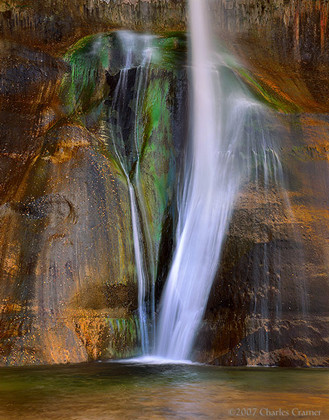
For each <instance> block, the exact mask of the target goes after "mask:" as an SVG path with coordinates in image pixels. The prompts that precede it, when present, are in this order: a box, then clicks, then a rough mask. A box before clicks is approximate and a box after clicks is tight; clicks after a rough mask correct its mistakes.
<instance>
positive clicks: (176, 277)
mask: <svg viewBox="0 0 329 420" xmlns="http://www.w3.org/2000/svg"><path fill="white" fill-rule="evenodd" d="M208 14H209V12H208V4H207V2H206V1H204V0H190V30H191V51H192V54H191V55H192V57H191V59H192V77H191V80H192V115H191V121H192V123H191V125H192V127H191V128H192V135H191V142H190V150H189V151H188V153H187V158H186V170H185V173H184V181H183V189H182V190H183V191H182V194H181V196H180V197H179V202H178V212H179V217H178V226H177V231H176V249H175V252H174V256H173V261H172V265H171V269H170V271H169V275H168V278H167V281H166V284H165V287H164V290H163V294H162V298H161V303H160V314H159V321H158V330H157V341H156V355H157V356H159V357H164V358H168V359H173V360H186V359H188V358H189V357H190V356H191V352H192V347H193V343H194V341H195V339H196V335H197V332H198V329H199V327H200V324H201V321H202V318H203V315H204V312H205V309H206V305H207V302H208V298H209V293H210V290H211V287H212V284H213V281H214V278H215V276H216V272H217V270H218V267H219V261H220V256H221V251H222V248H223V244H224V240H225V237H226V234H227V231H228V227H229V223H230V220H231V216H232V212H233V209H234V204H235V199H236V197H237V195H238V192H239V191H240V190H241V187H242V186H243V182H245V183H247V182H248V180H249V181H251V180H252V178H254V182H255V183H256V184H258V183H262V187H263V188H264V190H266V189H267V188H268V184H269V183H271V182H272V183H274V184H275V185H276V184H278V183H280V182H282V168H281V163H280V160H279V158H278V153H277V151H276V148H275V146H274V142H273V139H272V138H271V135H270V132H269V130H268V129H267V128H266V127H267V126H268V125H269V121H268V119H270V116H269V115H268V114H267V112H266V110H265V109H264V107H263V106H262V105H260V104H259V103H258V102H256V101H255V100H254V99H253V98H252V97H251V95H250V94H249V92H248V91H247V89H246V88H245V86H244V85H243V84H242V83H241V81H240V80H239V78H237V77H236V76H235V75H234V72H233V71H232V67H233V68H234V67H235V66H236V64H234V62H233V61H234V60H233V59H232V57H230V56H229V55H227V54H226V53H225V52H224V50H222V49H221V48H220V47H218V46H216V45H214V44H213V42H214V37H212V34H211V32H210V30H209V28H210V27H211V24H210V17H209V16H208ZM256 187H257V186H256ZM265 253H266V247H265ZM266 258H267V256H266V255H264V263H266ZM264 275H265V278H264V282H265V283H266V281H268V278H267V277H266V276H267V273H266V274H264ZM262 305H263V306H264V307H263V309H262V311H263V313H264V315H266V314H267V311H268V307H267V306H266V305H265V302H262ZM278 305H279V303H278ZM264 339H265V341H266V343H267V337H265V338H264ZM266 343H265V347H268V345H267V344H266Z"/></svg>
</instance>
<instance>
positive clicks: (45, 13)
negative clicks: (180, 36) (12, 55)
mask: <svg viewBox="0 0 329 420" xmlns="http://www.w3.org/2000/svg"><path fill="white" fill-rule="evenodd" d="M185 26H186V5H185V2H184V1H180V0H155V1H154V0H152V1H150V0H124V1H112V0H109V1H107V0H83V1H81V0H74V1H70V0H64V1H62V0H55V1H54V0H45V1H41V0H40V1H39V0H38V1H34V0H26V1H24V2H23V1H21V0H11V1H9V2H6V3H5V4H1V5H0V33H1V35H2V37H6V38H10V39H14V40H17V41H19V40H20V39H22V38H23V39H25V40H26V41H25V42H27V43H28V44H33V45H38V46H41V47H42V48H45V49H47V50H49V49H51V50H52V51H54V50H58V49H62V50H64V51H65V49H66V48H67V47H68V46H69V45H70V44H73V42H74V41H75V40H78V39H79V38H82V37H83V36H84V35H88V34H95V33H99V32H103V31H109V30H113V29H130V30H143V31H153V32H154V31H155V32H159V31H163V30H166V31H168V30H184V29H185Z"/></svg>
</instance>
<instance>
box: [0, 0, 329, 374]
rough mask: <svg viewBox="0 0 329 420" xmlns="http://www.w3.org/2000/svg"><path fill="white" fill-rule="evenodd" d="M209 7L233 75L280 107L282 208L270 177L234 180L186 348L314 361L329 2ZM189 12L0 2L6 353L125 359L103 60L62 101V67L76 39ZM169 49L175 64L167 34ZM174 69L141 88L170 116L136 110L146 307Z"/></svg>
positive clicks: (140, 3)
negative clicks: (148, 251)
mask: <svg viewBox="0 0 329 420" xmlns="http://www.w3.org/2000/svg"><path fill="white" fill-rule="evenodd" d="M210 7H212V8H213V13H212V16H213V18H214V24H215V27H216V28H217V34H218V37H220V38H221V39H222V40H224V42H225V44H226V47H227V48H228V50H230V51H231V52H233V54H234V55H235V56H236V57H237V59H238V61H239V62H240V64H239V65H238V66H237V67H236V69H235V71H236V73H237V74H238V76H239V77H241V78H242V79H243V80H244V81H245V82H246V83H247V84H248V85H249V87H250V89H251V91H252V92H253V94H254V95H256V96H257V97H258V98H259V99H261V100H262V101H264V102H265V103H266V104H267V105H269V107H271V108H273V109H275V112H276V114H275V115H276V116H275V118H276V119H277V124H278V126H280V127H281V128H282V131H281V132H280V134H279V135H278V141H279V142H280V147H281V157H282V165H283V168H284V173H285V177H286V194H287V197H288V199H289V202H290V205H291V209H290V211H288V210H287V206H286V201H285V200H286V198H284V197H283V196H282V194H281V193H279V192H278V191H276V190H275V188H272V190H271V191H268V192H267V193H266V194H267V195H265V193H264V191H262V190H258V191H257V190H256V189H255V185H254V184H252V183H251V184H250V185H246V186H245V188H244V189H243V191H242V193H241V196H240V197H239V200H238V202H237V206H236V211H235V213H234V218H233V221H232V224H231V227H230V230H229V232H228V241H227V244H226V247H225V250H224V254H223V260H222V266H221V269H220V270H219V272H218V275H217V279H216V282H215V284H214V287H213V290H212V293H211V297H210V300H209V305H208V309H207V313H206V316H205V322H204V325H203V328H202V330H201V332H200V336H199V338H198V340H197V341H198V345H197V347H196V352H195V356H196V357H197V358H198V359H199V360H202V361H206V362H212V363H216V364H224V365H241V364H251V365H254V364H260V365H264V364H270V365H282V366H291V365H294V366H318V365H321V366H327V365H328V354H329V349H328V346H329V344H328V332H329V313H328V306H327V296H328V292H329V285H328V273H329V259H328V257H329V255H328V237H329V231H328V230H329V229H328V223H327V220H328V208H329V202H328V197H329V191H328V188H329V185H328V182H327V175H328V150H329V145H328V135H329V132H328V130H329V122H328V118H327V116H326V113H327V112H328V105H329V102H328V98H329V91H328V89H329V88H328V86H329V83H328V76H327V75H328V74H329V73H328V70H329V68H328V63H329V56H328V54H329V53H328V51H329V48H328V39H329V37H328V13H329V5H328V2H327V1H325V0H316V1H309V0H295V1H294V0H291V1H288V2H287V1H284V0H273V1H270V0H213V1H212V2H211V6H210ZM186 10H187V9H186V3H185V2H183V1H179V0H157V1H147V0H122V1H112V0H108V1H102V0H95V1H92V0H81V1H78V0H73V1H58V0H56V1H54V0H45V1H42V2H41V1H32V0H25V1H22V0H19V1H18V0H9V1H8V2H2V3H0V34H1V38H2V40H1V43H0V58H1V63H2V66H1V70H0V78H1V80H0V105H1V111H0V138H1V140H0V200H1V206H0V217H1V224H0V230H1V237H0V250H1V261H0V276H1V277H0V278H1V283H0V297H1V318H0V363H1V364H7V365H14V364H18V365H20V364H33V363H65V362H81V361H86V360H94V359H98V358H110V357H118V356H129V355H131V354H134V353H135V352H136V349H137V348H138V322H137V318H136V307H137V286H136V273H135V268H134V253H133V241H132V235H131V231H132V229H131V223H130V207H129V199H128V192H127V184H126V182H125V180H124V177H123V176H122V173H120V170H119V168H118V165H117V163H116V162H115V160H114V159H112V157H110V158H109V154H108V151H106V150H105V149H104V144H103V143H102V138H101V134H100V130H99V127H98V128H97V124H96V125H95V124H94V122H95V119H94V114H95V115H96V114H97V112H98V111H97V110H98V106H99V105H100V104H102V103H103V101H106V98H107V97H108V95H109V92H110V90H111V78H109V77H108V75H106V72H105V71H104V69H102V71H100V72H99V73H97V89H96V88H95V87H94V88H93V90H92V92H91V93H90V92H89V89H90V85H86V86H85V88H86V91H85V92H88V94H85V93H84V94H83V98H82V99H83V100H80V99H79V98H78V101H77V103H76V102H75V99H74V100H72V101H71V102H70V103H65V100H63V86H64V84H65V83H64V81H67V80H68V79H69V80H70V81H72V80H71V79H70V77H71V76H72V68H73V63H72V62H70V60H68V59H67V57H68V56H69V55H70V53H68V54H66V53H67V51H68V50H69V51H71V48H69V47H70V46H72V45H73V46H76V45H77V44H76V41H78V40H79V39H80V38H83V37H84V36H87V35H88V36H89V35H91V34H96V33H99V32H106V31H112V30H114V29H117V28H124V29H134V30H143V31H144V30H147V31H153V32H157V33H159V34H164V33H165V32H168V31H169V32H170V31H177V30H182V31H184V30H185V29H186V24H187V17H186ZM174 38H175V37H173V39H174ZM85 39H86V38H83V40H82V41H81V42H82V44H79V43H78V45H79V47H76V48H80V47H81V48H83V45H84V44H83V43H84V42H85V41H84V40H85ZM164 49H165V50H166V51H168V46H166V45H165V46H164ZM169 50H174V54H176V56H177V57H182V58H181V59H180V60H181V61H180V64H179V66H181V67H184V65H185V52H184V51H183V50H184V49H182V48H181V47H180V45H179V42H178V41H177V39H176V40H174V41H173V42H172V44H171V47H170V48H169ZM65 54H66V55H65ZM170 66H171V68H166V69H164V68H162V69H160V70H159V73H158V74H157V76H155V77H154V80H153V86H152V89H150V91H149V93H148V98H149V103H150V104H153V105H154V102H156V100H157V98H158V100H159V101H160V102H156V105H157V106H158V108H157V106H155V109H158V110H159V107H163V106H165V107H166V112H165V113H164V114H163V115H164V116H163V118H162V119H160V120H159V118H158V117H159V115H160V114H159V112H155V113H153V114H152V112H151V105H149V107H148V108H147V107H146V110H145V116H144V117H145V124H146V126H148V127H149V131H148V136H146V137H147V139H148V141H147V142H146V143H145V146H146V147H145V156H146V159H145V160H144V161H143V163H142V166H141V172H142V183H141V185H142V190H143V192H144V194H145V197H146V212H145V214H146V217H147V219H148V221H149V222H150V226H151V231H152V232H151V233H152V238H153V239H152V241H153V244H154V249H155V250H156V253H157V256H156V257H157V258H158V259H159V267H160V269H158V272H157V284H156V295H157V296H156V297H157V300H158V299H159V296H160V294H161V289H162V286H163V282H164V280H165V277H166V273H167V270H168V261H169V260H170V257H171V253H172V249H173V243H174V233H173V232H174V225H175V209H174V203H173V202H172V200H171V198H170V197H172V196H173V189H172V188H173V187H172V183H173V180H174V179H175V177H176V176H177V173H176V172H173V174H172V175H171V180H169V178H170V177H169V178H168V177H167V174H168V168H172V167H173V164H172V162H173V161H174V160H175V159H174V158H173V156H172V155H171V153H172V151H173V150H174V153H173V155H175V153H178V150H179V149H180V147H181V145H179V144H178V143H179V142H180V141H181V139H184V138H186V131H187V128H186V126H185V123H183V124H181V115H182V114H184V112H186V108H187V98H186V92H187V84H186V74H185V73H184V71H181V70H180V73H179V74H175V75H174V76H173V73H172V67H173V66H172V63H171V64H170ZM175 66H177V62H175ZM88 71H89V70H88ZM88 71H87V72H86V74H87V75H88V74H89V73H88ZM89 76H90V74H89ZM111 77H112V76H111ZM177 92H178V93H177ZM175 95H176V96H175ZM184 95H185V96H184ZM178 96H179V97H180V98H181V99H180V100H179V101H178V100H177V97H178ZM67 97H69V96H67ZM69 98H70V99H72V97H71V96H70V97H69ZM146 111H147V112H146ZM160 137H161V141H160V142H158V138H160ZM175 142H176V143H175ZM172 143H175V146H174V147H173V148H171V146H170V144H172ZM150 167H151V170H150ZM157 174H158V175H159V176H157ZM170 183H171V184H170ZM153 188H154V191H155V193H150V191H151V190H152V191H153ZM280 194H281V195H280ZM292 215H293V216H292ZM158 250H159V251H158ZM265 257H266V260H267V263H266V267H265V265H264V258H265ZM278 267H279V268H278ZM264 278H265V279H266V282H265V284H264V283H262V279H264ZM264 305H265V306H266V305H267V308H268V309H267V312H264ZM278 308H280V310H278Z"/></svg>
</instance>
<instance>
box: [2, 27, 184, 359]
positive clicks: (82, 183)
mask: <svg viewBox="0 0 329 420" xmlns="http://www.w3.org/2000/svg"><path fill="white" fill-rule="evenodd" d="M115 38H116V36H115V34H114V35H111V34H105V35H102V36H96V37H87V38H86V39H83V40H81V41H80V42H78V44H77V45H74V46H73V47H72V49H71V50H69V51H68V52H67V54H66V55H65V56H63V58H54V57H52V56H51V55H49V54H48V53H45V52H40V51H39V50H36V49H33V48H31V47H26V46H22V45H20V44H18V43H16V42H13V41H9V40H6V41H3V42H2V45H1V46H2V49H1V52H2V55H3V63H4V64H3V66H2V70H1V77H2V79H1V81H2V82H1V84H0V87H1V90H0V101H1V104H2V105H3V107H2V114H1V115H0V117H1V119H0V123H1V125H0V129H1V130H2V131H1V132H2V134H3V135H2V136H1V144H0V166H1V178H0V187H1V189H0V192H1V207H0V219H1V222H0V230H1V235H0V236H1V240H0V254H1V260H0V277H1V282H0V313H1V315H0V364H1V365H23V364H40V363H49V364H51V363H67V362H70V363H74V362H83V361H88V360H96V359H109V358H119V357H129V356H132V355H134V354H136V353H138V351H139V344H140V333H139V322H138V315H137V313H138V311H137V300H138V288H137V277H136V268H135V267H136V264H135V256H134V243H133V229H132V222H131V219H132V218H131V203H130V199H129V191H128V184H127V179H126V177H125V175H124V173H123V171H122V168H120V164H119V162H118V160H117V159H116V156H115V155H114V153H113V148H112V149H111V147H110V146H109V145H110V144H111V141H112V139H111V137H110V132H107V131H106V130H107V128H106V127H107V126H106V124H107V123H108V122H109V110H110V109H111V101H113V94H114V90H115V88H116V84H117V83H118V80H119V73H120V66H121V67H122V63H121V64H118V63H117V62H116V58H115V56H114V55H113V56H112V54H111V52H112V50H113V48H112V46H113V45H112V44H113V43H115V42H116V41H115ZM159 42H160V43H164V44H165V45H164V48H165V50H166V54H167V56H168V55H170V54H171V53H170V51H171V49H172V48H173V49H174V50H175V48H176V47H177V45H178V44H179V41H178V40H175V39H173V41H172V40H171V38H169V39H168V42H167V40H166V39H160V40H159ZM161 48H162V47H161V45H159V51H160V50H161ZM178 49H179V48H178ZM168 60H169V61H168V62H167V61H166V62H165V61H163V62H161V63H158V64H157V65H156V66H155V67H154V68H153V69H151V70H150V74H151V77H150V81H149V84H148V85H147V88H146V92H145V100H144V99H143V101H142V105H141V109H140V110H139V111H140V115H133V116H132V117H131V118H130V119H129V121H128V126H127V130H126V131H125V134H126V135H127V136H128V135H130V136H132V138H134V135H135V134H134V131H133V126H131V121H135V120H136V119H138V120H139V130H140V133H141V137H140V138H137V139H136V140H135V141H138V142H140V144H139V146H140V149H141V150H142V158H141V161H140V169H139V171H140V191H138V194H137V198H138V204H139V205H140V202H142V201H143V200H144V201H145V208H144V212H145V215H144V217H145V223H146V224H147V226H148V229H149V239H148V240H149V243H148V245H150V249H151V250H152V251H150V254H152V258H153V259H154V260H156V259H157V258H158V249H159V246H160V242H162V241H163V239H162V233H161V226H162V221H163V219H164V218H165V217H166V216H165V213H166V212H170V208H171V205H172V204H171V203H172V197H173V185H174V182H173V180H174V177H175V174H174V172H175V160H176V155H177V153H178V146H177V145H176V146H173V147H172V145H174V144H175V143H179V141H180V140H179V136H180V133H182V131H183V130H184V123H182V113H181V112H180V111H179V112H178V111H177V109H176V108H178V109H179V110H181V109H182V107H183V106H184V104H182V103H181V102H180V101H177V98H176V97H175V94H174V92H175V87H176V84H177V89H178V90H180V91H181V93H182V97H183V98H185V87H184V86H185V85H184V83H186V74H185V71H184V70H182V69H181V70H177V71H176V69H175V65H174V64H173V61H172V60H174V61H175V53H174V54H173V58H172V59H171V58H170V59H168ZM183 61H184V59H183ZM131 79H133V80H132V83H131V86H130V89H131V90H132V96H131V98H130V100H129V102H128V104H127V108H129V106H131V100H132V99H133V98H134V95H136V92H135V91H134V89H135V88H136V86H138V84H139V82H138V80H137V76H136V69H133V70H132V72H131ZM160 111H161V112H160ZM178 120H179V124H178ZM139 152H140V151H139ZM123 153H126V151H125V150H123ZM134 159H136V156H133V162H132V165H131V167H130V172H131V173H132V174H133V171H134V165H136V162H134ZM131 178H132V181H131V182H135V181H134V176H133V175H132V176H131ZM136 191H137V187H136ZM146 219H147V220H146ZM142 235H146V234H145V232H144V231H142ZM145 241H146V239H145ZM148 263H149V261H148ZM153 263H154V264H156V261H155V262H153ZM149 265H150V264H149ZM153 269H155V268H154V267H153ZM153 274H154V275H155V273H153Z"/></svg>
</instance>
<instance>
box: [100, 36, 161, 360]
mask: <svg viewBox="0 0 329 420" xmlns="http://www.w3.org/2000/svg"><path fill="white" fill-rule="evenodd" d="M117 37H118V41H119V44H120V51H121V53H122V68H121V69H120V72H119V78H118V81H117V84H116V87H115V90H114V94H113V98H112V103H111V106H110V109H109V115H108V122H109V124H108V126H107V128H106V133H105V136H104V137H105V138H110V141H111V145H110V148H111V149H112V151H113V154H114V156H115V157H116V159H117V162H118V163H119V165H120V167H121V170H122V172H123V174H124V175H125V178H126V181H127V184H128V189H129V199H130V211H131V224H132V233H133V244H134V256H135V268H136V276H137V282H138V318H139V326H140V342H141V351H142V354H148V353H149V351H150V339H149V335H150V334H151V335H154V279H153V278H152V276H153V272H152V269H153V266H154V262H152V258H153V251H152V241H151V239H150V233H149V228H148V224H147V221H146V215H145V203H144V197H143V194H142V192H141V186H140V174H139V170H140V154H141V147H142V144H141V143H142V140H141V138H140V133H139V131H140V130H139V124H140V121H139V118H140V112H139V110H140V109H142V107H143V99H144V96H145V91H146V87H147V80H148V73H149V68H150V63H151V57H152V52H153V50H152V41H153V38H154V37H152V36H150V35H143V34H142V35H140V34H136V33H133V32H128V31H120V32H118V33H117ZM108 130H109V133H108V132H107V131H108Z"/></svg>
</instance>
